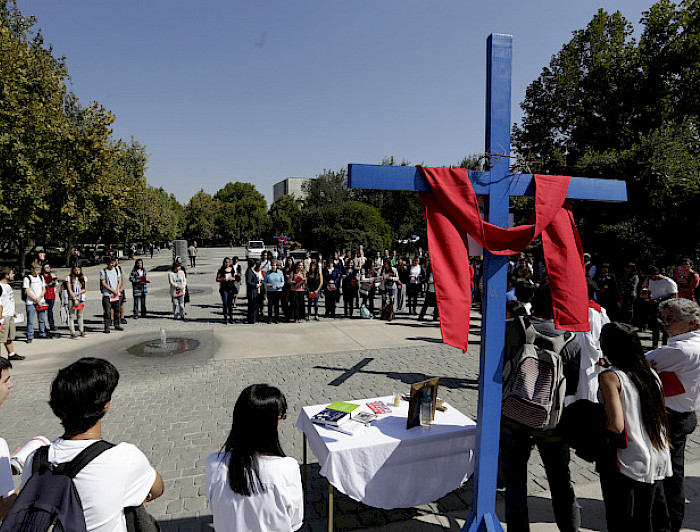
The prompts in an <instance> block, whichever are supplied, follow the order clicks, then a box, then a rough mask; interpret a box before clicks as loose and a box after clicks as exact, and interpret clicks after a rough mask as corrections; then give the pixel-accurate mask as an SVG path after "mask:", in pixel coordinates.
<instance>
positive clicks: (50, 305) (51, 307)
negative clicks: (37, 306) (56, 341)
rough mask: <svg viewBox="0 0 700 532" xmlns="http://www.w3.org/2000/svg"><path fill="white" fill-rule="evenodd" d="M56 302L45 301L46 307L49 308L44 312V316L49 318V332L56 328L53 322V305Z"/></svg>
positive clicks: (52, 300)
mask: <svg viewBox="0 0 700 532" xmlns="http://www.w3.org/2000/svg"><path fill="white" fill-rule="evenodd" d="M55 301H56V300H55V299H47V300H46V305H47V306H48V307H49V309H48V310H47V311H46V316H48V318H49V328H50V329H51V330H54V329H55V328H56V325H55V324H54V321H53V304H54V302H55Z"/></svg>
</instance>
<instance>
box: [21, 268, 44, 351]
mask: <svg viewBox="0 0 700 532" xmlns="http://www.w3.org/2000/svg"><path fill="white" fill-rule="evenodd" d="M45 292H46V283H45V282H44V278H43V277H42V276H41V266H39V265H38V264H35V265H33V266H32V270H31V273H30V274H29V275H27V276H26V277H25V278H24V280H23V281H22V295H23V296H24V297H23V299H24V302H25V303H26V304H27V343H28V344H29V343H31V342H32V340H34V323H35V322H36V321H37V320H38V321H39V337H40V338H51V333H50V332H48V331H47V330H46V323H45V320H46V309H47V308H48V306H47V305H46V301H45V300H44V293H45Z"/></svg>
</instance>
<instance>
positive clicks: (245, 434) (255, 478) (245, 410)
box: [224, 384, 287, 497]
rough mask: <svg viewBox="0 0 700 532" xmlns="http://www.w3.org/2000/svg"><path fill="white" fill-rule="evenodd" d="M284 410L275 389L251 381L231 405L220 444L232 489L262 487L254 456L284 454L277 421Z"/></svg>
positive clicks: (248, 491) (284, 402)
mask: <svg viewBox="0 0 700 532" xmlns="http://www.w3.org/2000/svg"><path fill="white" fill-rule="evenodd" d="M286 413H287V400H286V399H285V397H284V395H283V394H282V392H280V391H279V389H277V388H275V387H273V386H269V385H267V384H253V385H252V386H248V387H247V388H246V389H245V390H243V391H242V392H241V395H239V396H238V400H237V401H236V406H234V408H233V422H232V424H231V432H230V433H229V435H228V438H227V439H226V443H225V444H224V451H225V452H226V453H227V454H228V461H229V462H228V483H229V486H230V487H231V490H233V492H234V493H237V494H239V495H243V496H246V497H248V496H250V495H252V494H254V493H259V492H262V491H265V488H264V486H263V485H262V483H261V482H260V474H259V470H258V460H257V459H258V456H260V455H268V456H285V454H284V452H283V451H282V447H281V446H280V440H279V434H278V433H277V423H278V420H279V418H280V417H281V416H283V415H285V414H286Z"/></svg>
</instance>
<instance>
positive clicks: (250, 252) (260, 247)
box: [245, 240, 265, 260]
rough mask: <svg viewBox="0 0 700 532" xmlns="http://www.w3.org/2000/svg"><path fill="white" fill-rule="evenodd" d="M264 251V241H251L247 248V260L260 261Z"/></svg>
mask: <svg viewBox="0 0 700 532" xmlns="http://www.w3.org/2000/svg"><path fill="white" fill-rule="evenodd" d="M264 250H265V242H263V241H262V240H250V241H248V244H247V245H246V247H245V256H246V258H247V259H255V260H260V256H261V255H262V252H263V251H264Z"/></svg>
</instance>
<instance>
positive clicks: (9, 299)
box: [0, 283, 15, 318]
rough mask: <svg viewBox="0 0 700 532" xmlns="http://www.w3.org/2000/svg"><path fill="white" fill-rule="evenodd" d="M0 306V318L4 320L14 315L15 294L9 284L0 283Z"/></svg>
mask: <svg viewBox="0 0 700 532" xmlns="http://www.w3.org/2000/svg"><path fill="white" fill-rule="evenodd" d="M0 290H1V291H2V292H1V293H0V305H2V316H3V317H4V318H7V317H10V316H14V315H15V292H14V290H12V287H11V286H10V284H9V283H7V284H5V283H0Z"/></svg>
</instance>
